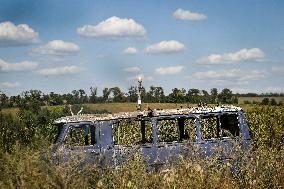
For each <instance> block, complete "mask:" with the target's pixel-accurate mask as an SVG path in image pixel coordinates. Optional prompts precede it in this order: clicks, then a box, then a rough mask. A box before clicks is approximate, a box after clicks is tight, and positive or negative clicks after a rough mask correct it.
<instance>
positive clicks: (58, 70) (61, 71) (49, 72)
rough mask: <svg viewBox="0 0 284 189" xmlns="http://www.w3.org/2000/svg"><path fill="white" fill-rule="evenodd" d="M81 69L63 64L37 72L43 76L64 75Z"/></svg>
mask: <svg viewBox="0 0 284 189" xmlns="http://www.w3.org/2000/svg"><path fill="white" fill-rule="evenodd" d="M79 71H81V68H79V67H77V66H63V67H54V68H45V69H41V70H38V71H37V73H38V74H39V75H43V76H56V75H66V74H74V73H78V72H79Z"/></svg>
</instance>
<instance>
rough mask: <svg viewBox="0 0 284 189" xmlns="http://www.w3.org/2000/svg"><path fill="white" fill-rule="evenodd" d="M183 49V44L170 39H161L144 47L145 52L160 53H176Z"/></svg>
mask: <svg viewBox="0 0 284 189" xmlns="http://www.w3.org/2000/svg"><path fill="white" fill-rule="evenodd" d="M183 50H185V46H184V44H182V43H181V42H178V41H175V40H170V41H161V42H159V43H155V44H152V45H150V46H148V47H147V48H146V49H145V52H146V53H149V54H160V53H178V52H181V51H183Z"/></svg>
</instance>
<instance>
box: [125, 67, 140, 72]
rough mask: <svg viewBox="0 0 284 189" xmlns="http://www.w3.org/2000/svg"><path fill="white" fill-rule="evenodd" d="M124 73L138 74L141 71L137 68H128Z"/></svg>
mask: <svg viewBox="0 0 284 189" xmlns="http://www.w3.org/2000/svg"><path fill="white" fill-rule="evenodd" d="M125 71H126V72H128V73H139V72H141V69H140V68H139V67H128V68H126V69H125Z"/></svg>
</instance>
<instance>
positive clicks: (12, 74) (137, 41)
mask: <svg viewBox="0 0 284 189" xmlns="http://www.w3.org/2000/svg"><path fill="white" fill-rule="evenodd" d="M283 20H284V2H283V1H281V0H278V1H275V0H271V1H267V0H249V1H240V0H229V1H228V0H223V1H211V0H208V1H200V0H187V1H162V0H161V1H158V0H157V1H150V0H148V1H147V0H145V1H95V0H84V1H76V0H73V1H70V0H48V1H37V0H12V1H11V0H0V90H1V91H3V92H5V93H7V94H8V95H15V94H19V93H21V92H22V91H25V90H29V89H39V90H41V91H43V92H45V93H48V92H51V91H53V92H57V93H67V92H70V91H72V90H73V89H85V90H86V91H87V92H89V88H90V87H91V86H97V87H98V89H99V91H101V90H102V89H103V88H104V87H113V86H119V87H121V88H122V89H123V90H124V91H125V92H126V91H127V89H128V88H129V87H130V86H131V85H135V84H136V81H135V80H136V78H137V77H138V76H141V77H143V80H144V85H145V87H146V88H148V87H149V86H151V85H154V86H162V87H163V88H164V89H165V91H166V93H169V92H170V90H171V89H172V88H174V87H178V88H185V89H187V90H188V89H190V88H198V89H205V90H210V89H211V88H213V87H216V88H218V89H219V90H221V89H223V88H225V87H227V88H231V89H232V90H233V91H234V92H241V93H243V92H245V93H246V92H257V93H261V92H284V84H283V83H284V82H283V79H284V22H283Z"/></svg>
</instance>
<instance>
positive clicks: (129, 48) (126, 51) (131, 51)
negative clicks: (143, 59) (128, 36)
mask: <svg viewBox="0 0 284 189" xmlns="http://www.w3.org/2000/svg"><path fill="white" fill-rule="evenodd" d="M137 52H138V51H137V49H136V48H134V47H128V48H126V49H124V51H123V53H125V54H136V53H137Z"/></svg>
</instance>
